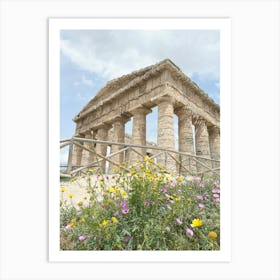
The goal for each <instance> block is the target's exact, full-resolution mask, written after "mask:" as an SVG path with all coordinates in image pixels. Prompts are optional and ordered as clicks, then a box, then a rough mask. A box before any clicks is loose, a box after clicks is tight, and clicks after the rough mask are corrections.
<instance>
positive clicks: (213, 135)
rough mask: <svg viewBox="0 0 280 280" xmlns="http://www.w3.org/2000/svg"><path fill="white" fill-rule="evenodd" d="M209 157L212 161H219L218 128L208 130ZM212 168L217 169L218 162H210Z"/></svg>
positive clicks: (213, 127)
mask: <svg viewBox="0 0 280 280" xmlns="http://www.w3.org/2000/svg"><path fill="white" fill-rule="evenodd" d="M208 133H209V145H210V155H211V158H212V159H216V160H220V128H218V127H217V126H212V127H210V128H208ZM212 167H213V168H217V167H219V162H214V161H213V162H212Z"/></svg>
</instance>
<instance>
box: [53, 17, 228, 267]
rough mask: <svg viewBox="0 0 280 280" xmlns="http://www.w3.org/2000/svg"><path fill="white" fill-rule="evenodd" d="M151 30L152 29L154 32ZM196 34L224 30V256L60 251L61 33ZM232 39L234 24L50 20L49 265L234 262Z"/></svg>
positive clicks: (225, 21) (223, 20)
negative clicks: (188, 31)
mask: <svg viewBox="0 0 280 280" xmlns="http://www.w3.org/2000/svg"><path fill="white" fill-rule="evenodd" d="M151 26H152V28H151ZM81 29H84V30H85V29H86V30H90V29H130V30H133V29H153V30H160V29H182V30H183V29H192V30H220V61H221V64H220V73H221V77H220V100H221V190H222V196H221V250H220V251H60V250H59V194H58V188H55V187H54V186H59V180H58V178H59V169H58V168H57V167H58V166H59V145H58V143H59V96H60V76H59V69H60V61H59V52H60V41H59V39H60V30H81ZM230 58H231V36H230V19H229V18H215V19H214V18H212V19H187V18H168V19H167V18H166V19H164V18H161V19H159V18H157V19H156V18H133V19H132V18H119V19H116V18H113V19H110V18H98V19H96V18H95V19H56V18H51V19H49V124H50V128H49V186H50V187H49V260H50V261H52V262H88V261H92V262H104V261H107V262H108V261H109V262H115V261H118V262H119V261H123V262H137V261H138V262H139V261H145V262H182V261H183V262H205V261H207V262H229V261H230V260H231V237H230V235H231V199H230V185H231V154H230V151H231V126H230V124H231V104H230V100H231V94H230V92H231V83H230V82H231V72H230V69H231V61H230Z"/></svg>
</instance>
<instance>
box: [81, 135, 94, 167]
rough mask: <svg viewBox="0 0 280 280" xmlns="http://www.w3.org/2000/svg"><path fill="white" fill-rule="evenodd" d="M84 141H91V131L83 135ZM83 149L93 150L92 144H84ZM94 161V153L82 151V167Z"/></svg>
mask: <svg viewBox="0 0 280 280" xmlns="http://www.w3.org/2000/svg"><path fill="white" fill-rule="evenodd" d="M84 138H85V139H93V134H92V132H91V131H87V132H86V133H85V137H84ZM84 147H85V148H88V149H90V150H93V149H94V144H93V143H92V142H84ZM93 161H94V153H91V152H89V151H87V150H85V149H83V151H82V162H81V164H82V165H84V166H85V165H88V164H90V163H92V162H93Z"/></svg>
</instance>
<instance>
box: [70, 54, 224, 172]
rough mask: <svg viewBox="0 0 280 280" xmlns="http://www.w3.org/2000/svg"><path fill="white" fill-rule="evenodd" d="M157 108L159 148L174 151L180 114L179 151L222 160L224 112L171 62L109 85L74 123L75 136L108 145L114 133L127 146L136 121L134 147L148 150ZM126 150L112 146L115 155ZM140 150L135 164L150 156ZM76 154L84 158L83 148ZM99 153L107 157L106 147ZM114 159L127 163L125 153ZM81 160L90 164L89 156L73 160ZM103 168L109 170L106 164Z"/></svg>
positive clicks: (192, 165)
mask: <svg viewBox="0 0 280 280" xmlns="http://www.w3.org/2000/svg"><path fill="white" fill-rule="evenodd" d="M155 106H158V140H157V145H158V146H159V147H161V148H165V149H175V139H174V127H173V126H174V124H173V117H174V114H177V116H178V126H179V135H178V136H179V151H182V152H186V153H189V154H191V155H201V156H204V157H206V158H213V159H215V160H219V154H220V132H219V131H220V107H219V105H217V104H216V103H215V102H214V101H213V100H212V99H211V98H210V97H209V96H208V95H207V94H206V93H205V92H203V91H202V90H201V89H200V88H199V87H198V86H197V85H196V84H195V83H194V82H192V81H191V80H190V79H189V78H188V77H187V76H186V75H185V74H184V73H183V72H182V71H181V70H180V69H179V68H178V67H177V66H176V65H175V64H174V63H173V62H172V61H170V60H169V59H166V60H163V61H161V62H159V63H157V64H155V65H152V66H149V67H146V68H143V69H141V70H139V71H135V72H133V73H131V74H129V75H125V76H122V77H120V78H118V79H115V80H112V81H110V82H108V83H107V84H106V86H105V87H104V88H103V89H101V90H100V91H99V93H98V94H97V95H96V96H95V97H94V98H93V99H92V100H91V101H90V102H89V103H88V104H87V105H86V106H85V107H84V108H83V109H82V110H81V111H80V113H79V114H78V115H77V116H76V117H75V118H74V121H75V122H76V132H75V136H76V137H82V138H83V137H85V138H88V137H94V139H97V140H105V141H106V140H109V136H108V134H109V131H111V134H112V139H114V141H113V142H120V143H124V142H125V123H126V122H127V121H129V119H130V118H131V117H133V127H132V143H133V144H138V145H143V146H145V145H146V143H147V142H146V115H147V114H149V113H151V112H152V110H151V109H152V108H153V107H155ZM193 126H194V127H195V142H194V141H193V138H194V136H193V131H192V130H193ZM87 145H88V144H87ZM121 148H122V147H121V146H117V145H113V146H112V147H111V152H117V151H118V150H120V149H121ZM135 150H136V151H137V152H132V153H131V154H130V155H129V157H130V160H131V161H134V160H137V159H140V158H141V156H139V153H140V154H143V155H145V154H146V153H147V151H146V150H145V149H144V148H137V149H135ZM77 151H78V152H79V153H81V152H80V150H79V149H77ZM96 151H97V152H98V153H99V154H101V155H102V156H104V157H105V156H106V152H107V151H106V147H105V146H104V145H100V144H97V145H96ZM83 153H84V152H83ZM74 154H75V153H74ZM113 157H114V158H113V159H114V162H122V161H124V158H123V156H122V155H121V154H117V155H116V156H115V155H114V156H113ZM77 158H82V159H83V160H82V162H84V163H85V161H87V159H90V156H89V155H83V156H82V155H80V154H79V155H78V154H77V152H76V155H74V158H73V161H76V163H77V162H78V161H79V160H77ZM164 161H165V165H166V167H167V168H169V167H171V165H174V162H173V163H172V160H170V161H166V158H165V160H164V158H161V157H159V158H158V163H160V164H164ZM88 162H89V160H88ZM188 162H189V169H190V170H194V169H197V170H198V171H199V170H203V169H204V168H203V165H200V166H199V165H197V164H196V163H195V161H193V160H190V159H189V160H188ZM74 164H75V162H74ZM205 164H206V162H205ZM102 165H103V169H105V161H104V162H103V164H102ZM213 167H216V166H215V165H213Z"/></svg>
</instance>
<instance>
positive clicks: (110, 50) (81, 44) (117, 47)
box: [61, 30, 219, 85]
mask: <svg viewBox="0 0 280 280" xmlns="http://www.w3.org/2000/svg"><path fill="white" fill-rule="evenodd" d="M61 50H62V52H63V54H64V55H66V56H67V57H68V58H69V59H70V60H71V61H72V62H73V63H75V64H76V65H77V66H78V67H79V68H80V69H81V70H86V71H89V72H91V73H95V74H97V75H100V76H101V77H102V78H105V79H108V80H110V79H113V78H117V77H119V76H121V75H123V74H128V73H130V72H132V71H135V70H137V69H139V68H142V67H146V66H148V65H151V64H154V63H157V62H158V61H160V60H162V59H165V58H170V59H171V60H172V61H173V62H174V63H175V64H176V65H178V66H179V67H180V68H181V70H182V71H183V72H184V73H189V74H190V75H191V74H192V73H199V74H200V75H202V76H207V77H208V78H213V79H218V78H219V33H218V31H194V30H191V31H187V30H182V31H179V30H173V31H172V30H168V31H152V30H140V31H125V30H123V31H120V30H119V31H109V30H105V31H104V30H103V31H96V30H95V31H63V33H62V39H61ZM89 83H90V82H89ZM88 85H89V84H88Z"/></svg>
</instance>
